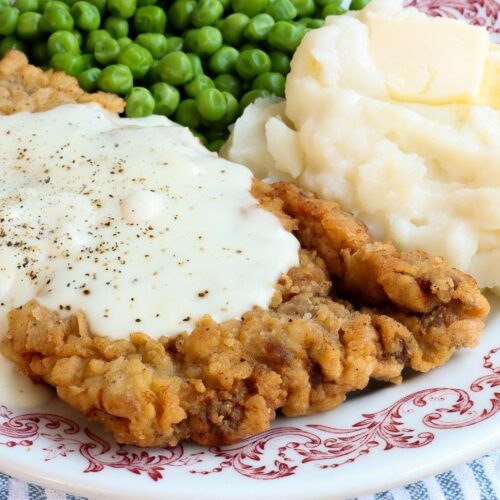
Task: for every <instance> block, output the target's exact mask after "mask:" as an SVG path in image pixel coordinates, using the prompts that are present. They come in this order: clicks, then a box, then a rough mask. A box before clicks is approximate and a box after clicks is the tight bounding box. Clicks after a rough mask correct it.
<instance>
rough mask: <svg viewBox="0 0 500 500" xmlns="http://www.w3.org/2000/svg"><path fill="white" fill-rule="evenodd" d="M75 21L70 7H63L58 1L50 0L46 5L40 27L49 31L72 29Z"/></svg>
mask: <svg viewBox="0 0 500 500" xmlns="http://www.w3.org/2000/svg"><path fill="white" fill-rule="evenodd" d="M73 25H74V21H73V18H72V17H71V13H70V12H69V10H68V9H65V8H62V7H60V6H59V5H57V4H56V2H49V3H48V4H47V6H46V7H45V9H44V11H43V14H42V19H41V20H40V27H41V28H42V30H43V31H46V32H48V33H55V32H56V31H63V30H64V31H71V30H72V29H73Z"/></svg>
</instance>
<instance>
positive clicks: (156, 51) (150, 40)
mask: <svg viewBox="0 0 500 500" xmlns="http://www.w3.org/2000/svg"><path fill="white" fill-rule="evenodd" d="M135 43H138V44H139V45H140V46H141V47H144V48H145V49H147V50H148V51H149V52H150V53H151V55H152V56H153V59H161V58H162V57H163V56H164V55H165V54H166V53H167V52H168V43H167V37H166V36H165V35H162V34H161V33H141V34H140V35H138V36H137V38H136V39H135Z"/></svg>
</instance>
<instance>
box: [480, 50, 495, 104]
mask: <svg viewBox="0 0 500 500" xmlns="http://www.w3.org/2000/svg"><path fill="white" fill-rule="evenodd" d="M478 102H480V103H481V104H488V105H490V106H493V107H494V108H500V45H494V44H491V46H490V50H489V52H488V56H487V58H486V62H485V65H484V75H483V80H482V82H481V90H480V93H479V98H478Z"/></svg>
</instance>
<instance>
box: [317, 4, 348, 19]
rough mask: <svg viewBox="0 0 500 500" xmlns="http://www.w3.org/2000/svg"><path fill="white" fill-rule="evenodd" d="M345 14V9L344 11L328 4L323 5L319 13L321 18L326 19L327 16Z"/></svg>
mask: <svg viewBox="0 0 500 500" xmlns="http://www.w3.org/2000/svg"><path fill="white" fill-rule="evenodd" d="M346 12H347V9H344V7H342V6H341V5H340V6H337V5H335V4H329V5H325V6H324V7H323V9H322V11H321V16H322V17H328V16H340V15H341V14H345V13H346Z"/></svg>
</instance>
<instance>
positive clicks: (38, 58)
mask: <svg viewBox="0 0 500 500" xmlns="http://www.w3.org/2000/svg"><path fill="white" fill-rule="evenodd" d="M30 61H31V62H33V63H34V64H36V65H37V66H45V65H46V64H47V63H48V61H49V51H48V49H47V43H46V42H45V41H38V42H34V43H33V42H32V43H31V44H30Z"/></svg>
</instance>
